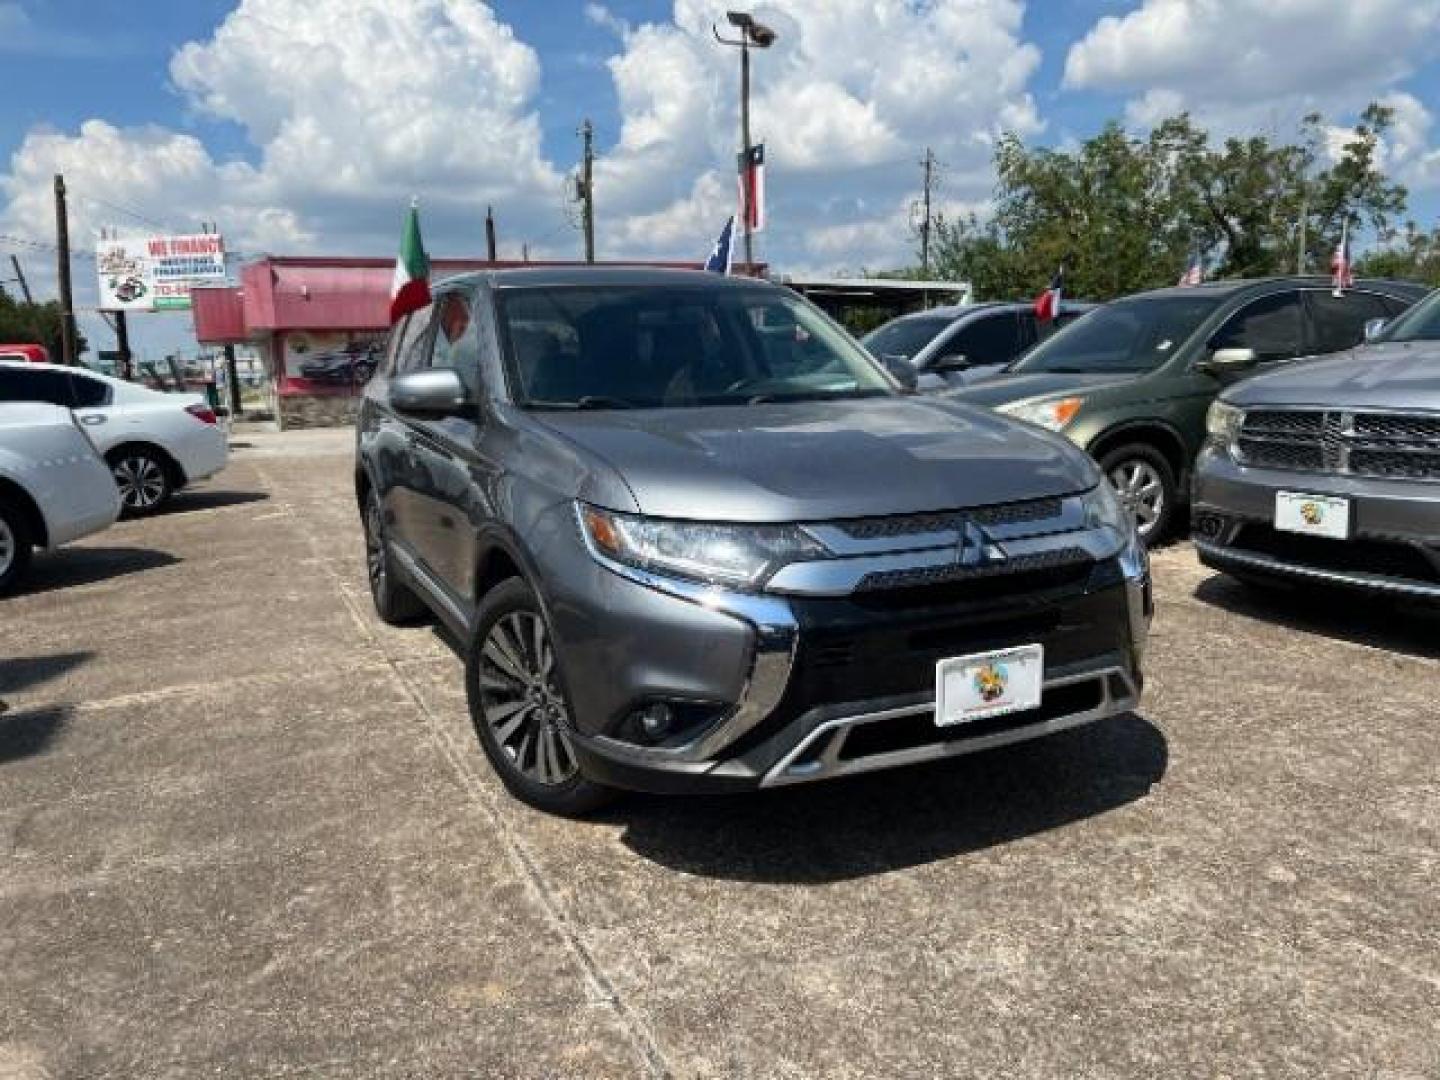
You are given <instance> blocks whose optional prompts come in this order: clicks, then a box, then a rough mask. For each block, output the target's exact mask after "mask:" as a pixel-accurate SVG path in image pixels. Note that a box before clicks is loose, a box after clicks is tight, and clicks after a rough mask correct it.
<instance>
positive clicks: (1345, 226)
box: [1330, 221, 1355, 296]
mask: <svg viewBox="0 0 1440 1080" xmlns="http://www.w3.org/2000/svg"><path fill="white" fill-rule="evenodd" d="M1330 273H1331V275H1332V281H1333V283H1334V285H1335V295H1336V296H1339V295H1340V294H1341V292H1342V291H1343V290H1345V289H1348V288H1351V287H1352V286H1353V285H1354V284H1355V275H1354V274H1352V273H1351V272H1350V222H1349V221H1345V222H1342V223H1341V225H1340V243H1339V245H1338V246H1337V247H1336V248H1335V254H1334V256H1332V257H1331V259H1330Z"/></svg>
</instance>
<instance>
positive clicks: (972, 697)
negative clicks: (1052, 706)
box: [935, 644, 1045, 728]
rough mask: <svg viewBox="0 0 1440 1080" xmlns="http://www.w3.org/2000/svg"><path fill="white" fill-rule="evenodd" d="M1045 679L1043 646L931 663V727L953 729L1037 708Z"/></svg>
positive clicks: (972, 655)
mask: <svg viewBox="0 0 1440 1080" xmlns="http://www.w3.org/2000/svg"><path fill="white" fill-rule="evenodd" d="M986 669H988V670H986ZM1044 681H1045V647H1044V646H1043V645H1038V644H1037V645H1016V646H1013V647H1011V648H1008V649H997V650H993V651H990V652H982V653H971V654H969V655H967V656H952V657H949V658H947V659H944V660H940V661H938V662H937V663H936V664H935V726H936V727H942V728H943V727H957V726H960V725H963V724H969V723H973V722H975V721H976V720H986V719H989V718H991V717H995V716H1005V715H1007V714H1009V713H1017V712H1025V711H1027V710H1029V709H1034V708H1038V707H1039V705H1040V703H1041V701H1042V700H1043V698H1044V691H1045V688H1044Z"/></svg>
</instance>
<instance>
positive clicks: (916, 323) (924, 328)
mask: <svg viewBox="0 0 1440 1080" xmlns="http://www.w3.org/2000/svg"><path fill="white" fill-rule="evenodd" d="M954 321H955V320H953V319H944V318H934V317H930V318H923V319H922V318H902V319H891V320H890V321H889V322H888V323H886V324H885V325H884V326H882V327H880V328H879V329H876V330H871V331H870V333H868V334H866V335H865V336H864V337H863V338H861V339H860V341H861V342H862V343H863V344H864V346H865V347H866V348H867V349H869V350H870V354H871V355H872V356H903V357H905V359H906V360H910V359H912V358H913V357H914V356H915V354H916V353H918V352H919V351H920V350H921V349H923V348H924V347H925V346H926V345H929V344H930V342H932V341H934V340H935V335H936V334H938V333H940V331H942V330H944V329H945V328H946V327H947V326H949V325H950V324H951V323H952V322H954Z"/></svg>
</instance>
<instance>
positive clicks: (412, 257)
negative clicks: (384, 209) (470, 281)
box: [390, 200, 430, 326]
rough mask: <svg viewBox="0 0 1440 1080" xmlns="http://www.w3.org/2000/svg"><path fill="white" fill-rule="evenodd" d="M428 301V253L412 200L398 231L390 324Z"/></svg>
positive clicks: (391, 293) (417, 212)
mask: <svg viewBox="0 0 1440 1080" xmlns="http://www.w3.org/2000/svg"><path fill="white" fill-rule="evenodd" d="M428 303H430V256H428V255H426V254H425V242H424V241H423V240H421V239H420V210H419V208H418V206H417V205H416V203H415V202H414V201H413V200H412V201H411V203H410V213H409V214H408V215H407V216H406V218H405V231H404V232H403V233H401V234H400V254H399V256H398V257H397V258H396V259H395V280H394V281H393V282H392V283H391V285H390V325H391V326H394V325H395V324H396V323H397V322H399V321H400V320H401V319H402V318H404V317H405V316H406V315H408V314H409V313H410V312H412V311H414V310H416V309H417V308H422V307H424V306H425V305H426V304H428Z"/></svg>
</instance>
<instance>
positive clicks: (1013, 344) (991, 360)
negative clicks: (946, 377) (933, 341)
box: [936, 311, 1023, 368]
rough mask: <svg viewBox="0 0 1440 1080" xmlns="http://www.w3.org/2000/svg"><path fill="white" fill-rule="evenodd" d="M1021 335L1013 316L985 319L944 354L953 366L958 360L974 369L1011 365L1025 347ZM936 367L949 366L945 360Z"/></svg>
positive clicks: (965, 331) (953, 340) (953, 341)
mask: <svg viewBox="0 0 1440 1080" xmlns="http://www.w3.org/2000/svg"><path fill="white" fill-rule="evenodd" d="M1020 332H1021V328H1020V320H1019V319H1018V318H1016V317H1015V313H1014V312H1011V311H1004V312H998V313H996V314H994V315H982V316H980V318H978V319H976V320H975V321H974V322H973V323H971V324H970V325H969V326H966V327H964V328H963V329H962V330H961V331H960V332H959V333H958V334H956V335H955V336H954V337H953V338H951V339H950V342H949V344H947V345H946V347H945V352H946V354H947V358H948V359H949V360H950V361H951V362H952V363H953V361H954V359H955V358H956V357H959V356H963V357H965V360H966V362H967V363H969V364H972V365H973V364H1005V363H1009V362H1010V361H1011V360H1013V359H1014V358H1015V356H1016V354H1017V353H1019V352H1020V350H1021V348H1022V347H1023V344H1022V339H1021V336H1020ZM936 366H937V367H940V368H944V367H948V366H950V364H949V363H947V362H946V361H945V360H942V361H940V363H938V364H937V365H936Z"/></svg>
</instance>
